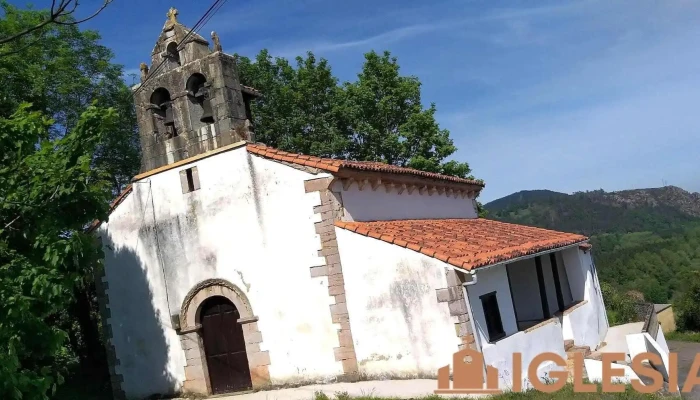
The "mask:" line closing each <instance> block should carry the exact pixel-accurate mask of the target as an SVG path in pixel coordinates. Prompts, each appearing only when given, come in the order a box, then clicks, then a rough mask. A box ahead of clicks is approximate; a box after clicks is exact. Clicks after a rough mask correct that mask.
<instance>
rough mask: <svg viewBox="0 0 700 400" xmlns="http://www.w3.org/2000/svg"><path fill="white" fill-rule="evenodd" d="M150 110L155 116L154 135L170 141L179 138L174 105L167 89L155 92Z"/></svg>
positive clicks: (152, 95)
mask: <svg viewBox="0 0 700 400" xmlns="http://www.w3.org/2000/svg"><path fill="white" fill-rule="evenodd" d="M148 108H149V109H150V110H151V114H152V116H153V126H154V130H155V132H154V134H156V135H157V137H165V138H166V139H170V138H173V137H175V136H177V130H176V129H175V114H174V110H173V103H172V100H171V98H170V92H169V91H168V90H167V89H165V88H162V87H161V88H158V89H156V90H154V91H153V93H152V94H151V98H150V105H149V107H148Z"/></svg>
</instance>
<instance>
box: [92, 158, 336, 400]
mask: <svg viewBox="0 0 700 400" xmlns="http://www.w3.org/2000/svg"><path fill="white" fill-rule="evenodd" d="M193 166H196V167H197V168H198V172H199V180H200V185H201V189H200V190H197V191H194V192H191V193H187V194H183V193H182V189H181V184H180V175H179V172H180V171H181V170H182V169H185V168H190V167H193ZM318 177H319V176H318V175H317V176H314V175H311V174H308V173H306V172H303V171H299V170H296V169H293V168H290V167H287V166H284V165H281V164H279V163H276V162H273V161H269V160H265V159H262V158H259V157H256V156H253V155H249V154H248V153H247V151H246V150H245V148H240V149H236V150H231V151H228V152H225V153H221V154H218V155H216V156H213V157H209V158H205V159H202V160H199V161H197V162H194V163H192V164H188V165H186V166H182V167H179V168H174V169H171V170H168V171H164V172H162V173H159V174H157V175H154V176H151V177H149V178H146V179H143V180H142V181H139V182H136V183H135V184H134V191H133V193H131V194H130V195H129V196H128V197H127V198H126V200H125V201H124V202H123V203H122V204H121V205H120V206H119V207H118V208H117V209H116V210H115V212H114V213H113V214H112V215H111V217H110V220H109V223H105V224H103V225H102V227H101V229H100V231H99V235H101V237H102V238H103V241H104V244H105V252H106V281H107V282H108V285H109V288H108V290H107V292H108V295H109V302H110V308H111V318H110V323H111V326H112V331H113V334H114V339H113V344H114V346H115V348H116V352H117V357H118V358H119V359H120V365H118V366H117V372H118V373H120V374H122V376H123V378H124V382H123V384H122V386H123V389H124V390H125V391H126V392H127V394H129V395H132V396H141V395H148V394H151V393H154V392H161V393H163V392H168V391H174V390H177V388H178V387H179V385H180V384H181V382H182V381H183V379H184V372H183V368H184V365H185V360H184V355H183V352H182V350H181V347H180V345H179V343H178V337H177V335H176V334H175V331H174V330H173V329H172V327H171V326H170V315H171V314H177V313H179V312H180V306H181V304H182V301H183V298H184V297H185V295H186V294H187V292H188V291H189V290H190V289H191V288H192V287H193V286H195V285H196V284H197V283H198V282H201V281H203V280H205V279H209V278H223V279H226V280H228V281H230V282H232V283H233V284H235V285H237V286H238V287H239V288H240V289H241V290H242V291H243V292H244V293H245V294H246V296H247V297H248V299H249V300H250V302H251V305H252V309H253V313H254V314H255V315H257V316H258V317H259V321H258V327H259V329H260V331H261V332H262V337H263V343H262V346H261V350H263V351H265V350H268V351H269V354H270V360H271V365H270V366H269V371H270V375H271V379H272V380H273V382H285V381H288V380H291V381H295V380H299V379H306V378H317V377H325V376H332V375H337V374H341V373H342V368H341V364H340V363H339V362H336V361H335V358H334V354H333V348H334V347H337V346H338V345H339V344H338V337H337V333H336V328H335V326H334V325H333V324H332V322H331V316H330V311H329V304H331V303H332V302H333V300H332V298H331V297H330V296H329V295H328V289H327V281H326V278H323V277H319V278H314V279H311V278H310V272H309V268H310V267H311V266H314V265H321V264H323V260H322V259H321V258H319V257H318V256H317V250H318V249H319V248H320V241H319V238H318V235H317V234H316V233H315V231H314V222H315V221H317V220H318V218H319V215H315V214H313V207H314V206H315V205H318V204H320V198H319V194H318V193H317V192H315V193H305V190H304V183H303V181H304V180H305V179H309V178H318ZM154 207H155V209H154ZM154 219H155V221H156V224H154ZM154 226H155V229H154ZM156 232H157V234H158V240H156ZM159 247H160V250H161V252H160V253H161V257H162V261H163V269H164V272H163V270H161V266H160V263H159V261H158V256H157V254H156V249H157V248H159ZM166 282H167V284H166ZM166 287H167V293H166V290H165V289H166ZM149 315H151V316H152V315H158V319H155V318H153V317H150V318H149ZM166 389H170V390H166Z"/></svg>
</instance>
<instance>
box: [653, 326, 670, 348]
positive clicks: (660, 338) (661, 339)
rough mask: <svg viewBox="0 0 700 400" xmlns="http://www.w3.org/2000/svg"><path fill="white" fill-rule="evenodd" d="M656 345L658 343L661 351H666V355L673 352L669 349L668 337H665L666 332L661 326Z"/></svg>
mask: <svg viewBox="0 0 700 400" xmlns="http://www.w3.org/2000/svg"><path fill="white" fill-rule="evenodd" d="M656 343H658V345H659V347H661V350H663V351H665V352H666V354H668V353H670V352H671V351H670V350H669V348H668V343H666V336H665V335H664V330H663V329H662V328H661V327H660V326H659V331H658V332H657V333H656Z"/></svg>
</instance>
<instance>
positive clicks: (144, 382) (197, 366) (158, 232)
mask: <svg viewBox="0 0 700 400" xmlns="http://www.w3.org/2000/svg"><path fill="white" fill-rule="evenodd" d="M141 71H142V74H141V84H140V85H139V86H138V87H135V88H134V89H133V90H134V94H135V104H136V109H137V115H138V124H139V135H140V141H141V146H142V153H143V160H142V166H141V172H140V174H139V175H137V176H136V177H134V178H133V181H132V184H131V185H130V186H129V187H128V188H127V189H126V190H125V191H124V192H123V193H122V194H121V195H120V196H119V197H118V198H117V199H116V200H115V201H114V203H113V204H112V207H111V213H110V216H109V219H108V220H107V221H102V222H96V223H95V224H94V225H93V226H92V228H91V229H92V232H93V234H94V235H96V236H97V237H99V238H100V240H101V242H102V245H103V249H104V253H105V261H104V267H103V268H101V269H100V272H99V274H98V275H99V276H98V277H97V279H96V281H97V284H98V293H99V301H100V312H101V316H102V320H103V328H104V332H105V336H106V339H107V340H106V342H107V347H108V348H107V353H108V360H109V369H110V374H111V381H112V386H113V390H114V397H115V399H141V398H144V397H147V396H150V395H154V394H176V393H185V392H191V393H199V394H205V395H208V394H217V393H229V392H235V391H242V390H249V389H264V388H269V387H275V386H280V385H285V384H302V383H307V382H308V383H312V382H334V381H338V380H357V379H369V378H371V379H392V378H406V377H414V376H421V377H425V376H437V374H438V370H439V369H440V368H443V367H444V366H445V365H446V364H449V363H450V362H451V361H452V357H453V354H454V353H455V352H457V351H459V350H463V349H467V348H468V349H472V350H475V351H478V352H480V353H481V354H483V363H482V364H483V365H482V366H480V367H483V369H484V371H486V370H487V367H490V368H488V370H489V371H492V370H493V369H494V368H495V369H496V370H498V375H497V377H498V384H499V387H501V388H507V387H509V386H510V385H512V383H513V382H512V376H513V373H512V371H513V369H514V368H519V366H514V365H512V361H511V359H512V357H511V355H512V353H513V352H521V353H522V358H523V364H524V365H528V364H529V360H531V359H532V358H534V356H536V355H538V354H539V353H542V352H545V351H548V352H554V353H558V354H560V355H562V357H564V358H566V350H567V346H570V345H571V344H573V343H575V344H576V346H586V347H589V348H590V349H591V350H594V349H596V348H598V346H599V345H600V342H601V341H602V339H603V338H604V337H605V333H606V332H607V329H608V322H607V318H606V315H605V308H604V306H603V300H602V295H601V292H600V286H599V283H598V277H597V273H596V269H595V265H594V264H593V261H592V259H591V254H590V252H591V247H590V245H589V244H588V239H587V238H586V237H584V236H581V235H577V234H571V233H563V232H555V231H551V230H545V229H539V228H533V227H528V226H520V225H513V224H508V223H502V222H497V221H492V220H487V219H482V218H478V215H477V209H476V197H477V196H478V195H479V193H480V191H481V190H482V189H483V187H484V183H483V182H481V181H476V180H470V179H463V178H457V177H453V176H445V175H440V174H435V173H429V172H423V171H418V170H414V169H410V168H403V167H397V166H391V165H387V164H383V163H378V162H360V161H348V160H336V159H326V158H319V157H314V156H310V155H303V154H292V153H288V152H285V151H281V150H278V149H275V148H271V147H267V146H266V145H265V144H263V143H258V142H256V140H255V126H253V124H252V121H253V118H252V116H251V104H252V102H254V101H255V100H256V98H259V97H260V96H264V95H265V93H259V92H258V91H256V90H255V89H254V88H250V87H246V86H243V85H242V84H241V83H240V82H239V78H238V72H237V66H236V59H235V57H233V56H231V55H228V54H225V53H224V52H223V51H222V48H221V44H220V43H219V40H218V37H217V36H216V34H215V33H212V37H211V43H210V41H209V40H207V39H205V38H204V37H202V36H200V35H199V34H197V33H196V32H193V31H192V30H190V29H188V28H186V27H185V26H183V25H182V24H180V23H179V22H178V21H177V12H176V11H175V10H171V12H170V13H169V17H168V20H167V22H166V24H165V26H164V27H163V30H162V33H161V34H160V37H159V38H158V40H157V42H156V45H155V48H154V49H153V53H152V55H151V60H150V67H149V66H148V65H146V64H142V66H141ZM552 368H556V366H543V367H542V371H541V373H542V374H545V373H546V372H547V371H548V369H550V370H551V369H552ZM489 373H490V374H492V373H491V372H489ZM523 376H527V374H526V373H525V374H523Z"/></svg>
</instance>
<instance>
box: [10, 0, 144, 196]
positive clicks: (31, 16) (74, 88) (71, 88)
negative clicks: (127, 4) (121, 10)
mask: <svg viewBox="0 0 700 400" xmlns="http://www.w3.org/2000/svg"><path fill="white" fill-rule="evenodd" d="M0 7H1V8H2V11H1V12H0V15H2V14H4V15H3V16H2V18H0V37H9V36H12V35H13V34H15V33H18V32H21V31H23V30H24V29H26V28H29V27H32V26H35V25H37V23H39V22H40V21H43V20H45V19H46V18H48V15H49V13H48V11H46V10H22V9H18V8H17V7H14V6H12V5H10V4H9V3H8V2H6V1H0ZM100 39H101V38H100V35H99V34H98V33H97V32H95V31H90V30H81V29H80V27H79V26H75V25H55V24H49V25H47V26H45V27H44V28H43V29H40V30H37V31H34V32H33V33H32V34H30V35H25V36H22V37H20V38H18V39H16V40H13V41H11V42H9V43H6V44H3V45H0V117H5V118H7V117H9V116H10V115H12V114H13V113H14V112H15V111H16V110H17V107H18V106H19V104H20V103H22V102H28V103H31V104H32V109H33V110H36V111H41V112H42V113H44V114H45V115H48V116H50V117H51V118H53V120H54V124H53V125H52V126H51V128H50V132H51V135H52V136H53V137H61V136H63V135H65V134H66V132H68V131H70V130H71V129H73V128H74V127H75V125H76V123H77V121H78V119H79V117H80V114H81V113H82V112H83V111H84V110H85V109H86V108H87V107H88V106H89V105H90V104H92V102H93V101H95V100H97V101H99V104H100V105H101V106H106V107H114V108H115V110H117V113H118V118H119V123H118V125H117V126H116V127H115V131H114V132H112V134H111V135H109V136H108V137H105V138H104V140H103V142H102V143H100V144H99V146H98V150H97V153H96V154H95V159H94V163H95V165H96V166H99V167H101V168H104V169H105V170H107V172H108V173H109V174H110V179H111V181H112V186H113V187H112V191H113V192H115V193H118V192H120V191H121V190H122V189H123V188H124V186H126V185H127V184H128V182H129V180H130V179H131V177H133V176H134V175H135V174H136V173H138V170H139V166H140V154H139V152H140V147H139V145H138V135H136V116H135V111H134V108H133V102H132V100H131V95H130V89H129V88H128V87H127V86H126V85H125V84H124V82H123V80H122V72H123V68H122V66H121V65H118V64H115V63H113V62H112V59H113V57H114V54H113V53H112V51H111V50H110V49H108V48H107V47H105V46H102V45H100V44H99V41H100Z"/></svg>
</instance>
